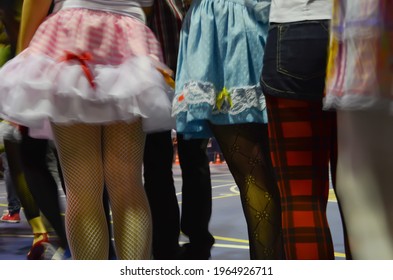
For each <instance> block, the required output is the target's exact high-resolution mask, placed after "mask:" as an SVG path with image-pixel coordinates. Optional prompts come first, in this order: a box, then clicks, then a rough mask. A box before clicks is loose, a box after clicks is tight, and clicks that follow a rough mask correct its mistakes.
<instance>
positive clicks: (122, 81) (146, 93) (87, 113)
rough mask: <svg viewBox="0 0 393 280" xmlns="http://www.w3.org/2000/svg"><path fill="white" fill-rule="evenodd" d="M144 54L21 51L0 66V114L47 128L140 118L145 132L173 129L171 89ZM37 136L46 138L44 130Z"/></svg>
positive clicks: (20, 122) (31, 126)
mask: <svg viewBox="0 0 393 280" xmlns="http://www.w3.org/2000/svg"><path fill="white" fill-rule="evenodd" d="M156 63H157V62H154V61H153V60H152V59H151V58H149V57H132V58H129V59H128V60H126V61H124V62H123V63H122V64H120V65H116V66H112V65H100V64H98V65H89V66H88V71H89V72H90V73H91V76H92V77H94V80H92V82H93V85H94V86H93V85H92V83H91V81H89V79H88V77H87V74H86V72H85V70H84V69H83V67H82V64H81V62H80V61H79V60H77V59H75V60H70V61H63V62H60V61H56V60H54V59H52V58H51V57H48V56H44V55H42V54H36V53H35V52H34V53H31V52H29V50H26V51H25V52H23V53H22V54H20V55H19V56H17V57H16V58H14V59H13V60H12V61H10V62H8V63H7V64H6V65H5V66H4V67H3V68H2V69H1V71H0V72H1V75H0V100H1V103H0V112H1V113H2V114H3V118H4V119H8V120H11V121H13V122H16V123H18V124H21V125H24V126H27V127H30V128H31V129H33V130H37V129H38V130H39V129H44V130H47V128H48V127H50V126H49V125H48V123H49V122H55V123H63V124H67V123H78V122H82V123H92V124H104V123H112V122H117V121H127V122H132V121H134V120H136V119H137V118H142V120H143V128H144V131H145V132H154V131H162V130H168V129H172V128H174V125H175V124H174V119H173V118H172V117H171V101H172V95H173V92H172V89H171V88H170V87H169V86H168V85H167V84H166V82H165V80H164V78H163V76H162V75H161V73H160V72H159V71H157V69H156V66H157V64H156ZM43 134H44V135H42V137H44V136H45V134H46V133H45V132H44V133H43Z"/></svg>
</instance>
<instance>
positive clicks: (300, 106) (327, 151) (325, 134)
mask: <svg viewBox="0 0 393 280" xmlns="http://www.w3.org/2000/svg"><path fill="white" fill-rule="evenodd" d="M266 103H267V109H268V117H269V142H270V150H271V158H272V163H273V167H274V169H275V173H276V178H277V182H278V187H279V190H280V195H281V210H282V231H283V240H284V249H285V254H286V258H287V259H334V250H333V242H332V237H331V234H330V230H329V225H328V221H327V215H326V207H327V201H328V193H329V160H331V157H334V156H335V152H336V145H337V144H336V117H335V113H334V112H324V111H322V101H318V102H317V101H316V102H311V101H301V100H294V99H284V98H276V97H273V96H270V95H268V96H266ZM334 162H335V161H334ZM334 162H333V163H332V166H335V165H334ZM333 172H334V170H333Z"/></svg>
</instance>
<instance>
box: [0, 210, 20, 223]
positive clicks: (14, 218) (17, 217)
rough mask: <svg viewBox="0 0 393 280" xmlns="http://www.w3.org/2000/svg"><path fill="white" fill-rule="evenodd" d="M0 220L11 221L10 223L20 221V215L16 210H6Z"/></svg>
mask: <svg viewBox="0 0 393 280" xmlns="http://www.w3.org/2000/svg"><path fill="white" fill-rule="evenodd" d="M0 222H3V223H11V224H15V223H20V215H19V213H17V212H15V213H14V214H11V213H10V212H9V211H7V213H5V214H4V215H3V216H2V217H1V218H0Z"/></svg>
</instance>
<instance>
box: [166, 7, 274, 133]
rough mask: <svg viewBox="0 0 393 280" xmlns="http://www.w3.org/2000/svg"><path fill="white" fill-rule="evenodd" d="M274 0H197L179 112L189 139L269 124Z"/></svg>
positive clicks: (186, 29) (185, 42) (183, 59)
mask: <svg viewBox="0 0 393 280" xmlns="http://www.w3.org/2000/svg"><path fill="white" fill-rule="evenodd" d="M269 9H270V0H263V1H262V0H259V1H258V0H197V1H194V2H193V4H192V6H191V7H190V10H189V11H188V13H187V16H186V17H185V19H184V22H183V27H182V31H181V38H180V47H179V56H178V66H177V74H176V94H175V98H174V101H173V115H175V116H176V128H177V131H178V132H179V133H183V134H185V137H186V138H207V137H211V136H212V133H211V131H210V129H209V125H208V122H209V121H210V122H212V123H214V124H218V125H227V124H239V123H251V122H256V123H266V122H267V115H266V106H265V99H264V96H263V94H262V90H261V87H260V84H259V79H260V75H261V70H262V58H263V53H264V47H265V42H266V36H267V31H268V23H269V22H268V21H269V20H268V19H269Z"/></svg>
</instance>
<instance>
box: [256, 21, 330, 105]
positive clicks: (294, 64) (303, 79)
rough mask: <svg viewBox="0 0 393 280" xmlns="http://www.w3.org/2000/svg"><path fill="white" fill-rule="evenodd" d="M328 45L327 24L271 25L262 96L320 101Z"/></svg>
mask: <svg viewBox="0 0 393 280" xmlns="http://www.w3.org/2000/svg"><path fill="white" fill-rule="evenodd" d="M328 44H329V20H313V21H300V22H292V23H271V24H270V27H269V33H268V37H267V42H266V47H265V54H264V58H263V69H262V75H261V85H262V89H263V92H264V94H268V95H272V96H276V97H282V98H292V99H303V100H321V99H322V98H323V95H324V90H325V76H326V66H327V57H328Z"/></svg>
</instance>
